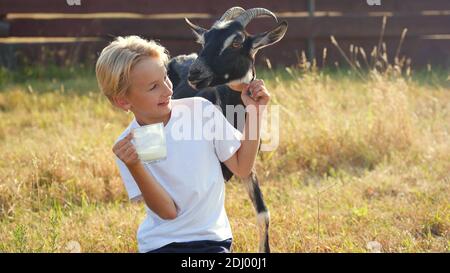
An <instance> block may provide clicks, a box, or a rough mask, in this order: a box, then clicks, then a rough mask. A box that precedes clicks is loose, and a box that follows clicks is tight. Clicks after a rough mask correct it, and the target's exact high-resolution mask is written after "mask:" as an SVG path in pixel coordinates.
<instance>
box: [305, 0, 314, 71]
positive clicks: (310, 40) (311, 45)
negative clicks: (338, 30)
mask: <svg viewBox="0 0 450 273" xmlns="http://www.w3.org/2000/svg"><path fill="white" fill-rule="evenodd" d="M315 4H316V3H315V0H308V14H309V19H310V20H313V18H314V11H315V9H316V8H315V6H316V5H315ZM314 39H315V37H314V36H313V35H312V34H311V35H309V37H308V39H307V45H308V51H307V53H306V54H307V58H308V61H309V62H310V63H311V64H312V62H313V60H314V58H315V55H316V53H315V45H314Z"/></svg>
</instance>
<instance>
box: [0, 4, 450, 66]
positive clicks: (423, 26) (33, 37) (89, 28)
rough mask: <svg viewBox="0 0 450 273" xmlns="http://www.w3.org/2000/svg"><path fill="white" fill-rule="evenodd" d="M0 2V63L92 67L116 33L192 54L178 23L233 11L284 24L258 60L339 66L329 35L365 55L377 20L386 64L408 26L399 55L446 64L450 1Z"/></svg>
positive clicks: (257, 24)
mask: <svg viewBox="0 0 450 273" xmlns="http://www.w3.org/2000/svg"><path fill="white" fill-rule="evenodd" d="M368 2H372V3H375V4H376V2H378V1H376V0H375V1H374V0H276V1H275V0H247V1H237V0H228V1H216V0H180V1H174V0H134V1H132V0H129V1H124V0H1V1H0V65H3V66H15V65H17V63H21V62H29V63H46V62H57V63H61V62H73V61H83V62H94V61H95V59H96V57H97V55H98V53H99V51H100V50H101V49H102V48H103V47H104V46H105V45H106V44H107V43H108V42H109V41H111V40H112V38H113V37H115V36H119V35H140V36H143V37H146V38H151V39H157V40H159V41H160V42H161V43H162V44H163V45H164V46H166V47H167V48H168V50H169V52H170V53H171V55H173V56H174V55H178V54H184V53H190V52H195V51H198V50H199V48H200V47H199V45H197V44H196V43H195V42H194V38H193V36H192V33H191V31H190V30H189V29H188V27H187V25H186V24H185V22H184V20H183V18H184V17H188V18H189V19H191V21H193V22H194V23H197V24H199V25H201V26H204V27H209V26H210V25H211V24H212V23H213V22H214V21H215V20H216V19H217V18H218V17H220V16H221V14H222V13H223V12H224V11H225V10H227V9H228V8H230V7H232V6H241V7H243V8H252V7H265V8H267V9H270V10H271V11H273V12H275V13H276V14H277V16H278V17H279V20H280V21H282V20H286V21H287V22H288V23H289V28H288V32H287V34H286V36H285V38H284V39H283V40H282V41H280V42H279V43H278V44H276V45H274V46H272V47H268V48H265V49H263V50H261V52H260V53H259V54H258V59H257V63H258V64H266V61H265V60H266V58H268V59H269V60H270V61H271V63H272V65H294V64H296V63H298V60H299V57H300V56H301V53H302V51H304V52H305V54H306V55H307V56H308V58H310V59H312V58H315V59H316V60H317V62H318V64H322V63H323V60H322V52H323V48H327V58H326V61H325V64H328V65H330V64H331V65H334V64H335V62H339V63H344V59H343V58H342V56H341V54H340V53H339V52H338V50H337V49H336V48H335V46H333V45H332V44H331V42H330V36H331V35H333V36H334V37H336V39H337V40H338V42H339V44H340V45H341V47H342V48H343V49H344V50H345V51H348V49H349V47H350V45H351V44H354V45H357V46H361V47H363V48H364V49H365V52H371V51H372V48H373V47H374V46H375V45H377V44H378V39H379V36H380V32H381V25H382V18H383V16H387V25H386V30H385V33H384V41H385V42H386V46H387V51H388V57H389V59H390V61H392V58H393V56H394V55H395V52H396V50H397V47H398V44H399V40H400V35H401V33H402V31H403V29H404V28H407V29H408V31H407V35H406V39H405V41H404V43H403V47H402V51H401V55H405V56H407V57H410V58H411V59H412V64H413V66H415V67H419V66H424V65H427V64H432V65H433V66H444V67H449V64H450V58H449V57H450V1H449V0H379V2H380V4H381V5H369V4H368ZM274 26H275V22H274V21H273V20H271V19H269V18H261V19H256V20H254V21H252V22H251V23H250V25H249V26H248V28H247V30H248V31H249V32H250V33H257V32H262V31H266V30H268V29H270V28H272V27H274Z"/></svg>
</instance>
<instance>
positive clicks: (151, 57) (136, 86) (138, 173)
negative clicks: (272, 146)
mask: <svg viewBox="0 0 450 273" xmlns="http://www.w3.org/2000/svg"><path fill="white" fill-rule="evenodd" d="M168 58H169V57H168V55H167V53H166V50H165V49H164V47H162V46H161V45H159V44H157V43H156V42H154V41H147V40H145V39H142V38H139V37H137V36H128V37H119V38H117V39H116V40H115V41H113V42H112V43H111V44H110V45H108V46H107V47H105V48H104V49H103V51H102V53H101V55H100V57H99V59H98V61H97V65H96V75H97V80H98V84H99V87H100V89H101V91H102V92H103V93H104V95H106V97H107V98H108V99H109V100H110V102H111V103H112V104H113V105H114V106H117V107H119V108H120V109H122V110H124V111H127V112H128V111H131V112H133V114H134V119H133V121H132V122H131V123H130V125H129V126H128V128H127V129H125V131H124V132H123V133H122V134H121V135H120V136H119V138H118V139H117V141H116V143H115V145H114V147H113V152H114V154H115V155H116V163H117V165H118V168H119V170H120V174H121V177H122V180H123V182H124V185H125V188H126V190H127V192H128V195H129V198H130V199H131V200H133V201H134V200H143V201H144V202H145V204H146V211H147V217H146V219H145V220H144V221H143V223H142V224H141V225H140V227H139V229H138V232H137V238H138V247H139V251H140V252H230V248H231V243H232V234H231V228H230V224H229V221H228V218H227V215H226V212H225V208H224V200H225V185H224V181H223V176H222V171H221V168H220V162H224V164H225V165H226V166H227V167H228V168H229V169H230V170H231V171H232V172H233V173H234V174H235V175H237V176H238V177H247V176H248V175H249V174H250V172H251V169H252V167H253V164H254V162H255V158H256V154H257V150H258V145H259V123H260V118H261V116H262V112H263V111H264V108H265V106H266V105H267V104H268V102H269V100H270V96H269V94H268V92H267V90H266V88H265V87H264V83H263V81H262V80H255V81H253V82H252V83H251V84H250V85H246V84H235V85H230V87H232V88H233V89H238V90H240V91H247V90H250V91H251V96H250V95H249V94H248V92H242V100H243V102H244V104H245V105H246V107H247V108H249V106H251V107H253V108H254V109H255V110H256V111H248V114H247V120H246V121H245V123H246V124H245V128H244V132H243V134H241V133H240V132H239V131H238V130H236V129H235V128H234V127H233V126H231V124H230V123H228V122H227V120H226V119H225V117H224V116H223V114H222V113H221V112H220V110H218V109H217V108H216V107H215V106H213V105H212V104H211V103H210V102H209V101H207V100H205V99H203V98H198V97H195V98H185V99H180V100H172V99H171V96H172V93H173V91H172V83H171V82H170V80H169V78H168V76H167V71H166V65H167V62H168ZM199 106H201V107H202V108H207V107H210V108H211V107H212V108H213V110H212V112H213V113H214V115H213V117H209V116H207V117H205V116H198V114H195V113H196V109H195V107H199ZM177 109H183V112H182V113H184V114H185V115H184V117H183V119H184V123H183V124H182V125H185V127H184V128H192V127H191V126H190V125H192V122H194V123H195V122H198V121H201V122H202V124H205V123H209V124H211V123H212V124H213V126H211V128H212V129H213V131H218V130H219V129H220V128H222V129H223V131H224V132H225V133H226V134H227V136H229V137H227V138H221V137H217V135H218V134H214V137H213V138H212V139H206V138H205V137H201V138H194V139H193V138H192V137H191V138H187V139H186V138H183V139H180V137H179V136H178V137H177V134H176V131H177V130H176V128H177V127H176V126H178V128H179V125H180V122H181V121H180V120H181V119H178V120H177V119H176V116H177V114H176V110H177ZM186 110H188V111H186ZM186 113H187V114H186ZM186 120H188V121H187V122H186ZM250 120H252V121H255V122H256V123H257V124H256V125H257V126H256V128H257V130H256V131H257V132H256V133H255V132H250V133H251V134H250V136H251V137H249V129H250V128H255V125H254V124H252V125H251V124H250ZM158 122H162V123H163V124H164V133H165V135H166V144H167V159H166V160H164V161H160V162H157V163H151V164H147V163H142V162H141V161H140V160H139V158H138V155H137V153H136V150H135V148H134V146H133V144H132V143H131V142H130V141H131V139H132V130H133V129H134V128H138V127H140V126H144V125H148V124H153V123H158ZM193 128H194V130H198V128H197V129H195V128H196V127H195V126H193ZM200 129H202V128H200ZM202 131H203V130H202ZM196 133H198V132H194V134H196ZM215 133H217V132H215ZM255 135H256V137H255Z"/></svg>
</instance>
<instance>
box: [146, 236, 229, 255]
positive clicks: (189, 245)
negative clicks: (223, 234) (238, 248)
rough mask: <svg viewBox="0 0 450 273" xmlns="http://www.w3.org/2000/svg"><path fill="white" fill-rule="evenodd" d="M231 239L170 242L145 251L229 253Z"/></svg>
mask: <svg viewBox="0 0 450 273" xmlns="http://www.w3.org/2000/svg"><path fill="white" fill-rule="evenodd" d="M231 243H232V239H231V238H230V239H226V240H224V241H208V240H204V241H192V242H182V243H171V244H168V245H165V246H163V247H161V248H157V249H154V250H151V251H149V252H147V253H230V252H231Z"/></svg>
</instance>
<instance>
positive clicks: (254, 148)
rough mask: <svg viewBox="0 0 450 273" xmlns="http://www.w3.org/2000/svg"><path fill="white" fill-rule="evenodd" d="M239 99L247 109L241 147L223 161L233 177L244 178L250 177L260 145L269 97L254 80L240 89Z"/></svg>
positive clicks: (259, 81) (262, 87)
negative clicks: (263, 118)
mask: <svg viewBox="0 0 450 273" xmlns="http://www.w3.org/2000/svg"><path fill="white" fill-rule="evenodd" d="M247 88H248V89H249V90H250V91H251V95H250V96H249V95H248V94H247ZM241 97H242V101H243V102H244V104H245V106H246V107H247V117H246V119H245V127H244V132H243V138H242V140H241V147H240V148H239V149H238V150H237V152H236V153H234V154H233V155H232V156H231V157H230V158H229V159H227V160H226V161H224V164H225V165H226V166H227V167H228V169H230V171H232V172H233V173H234V174H235V175H237V176H239V177H241V178H245V177H248V176H249V175H250V173H251V171H252V168H253V165H254V163H255V160H256V155H257V153H258V146H259V143H260V126H261V117H262V115H263V112H264V111H265V106H266V105H267V104H268V103H269V100H270V95H269V93H268V91H267V89H266V88H265V86H264V82H263V81H262V80H254V81H252V82H251V83H250V85H249V86H246V87H243V88H242V95H241ZM252 123H256V124H252ZM251 129H253V130H254V129H256V132H253V131H251Z"/></svg>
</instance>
